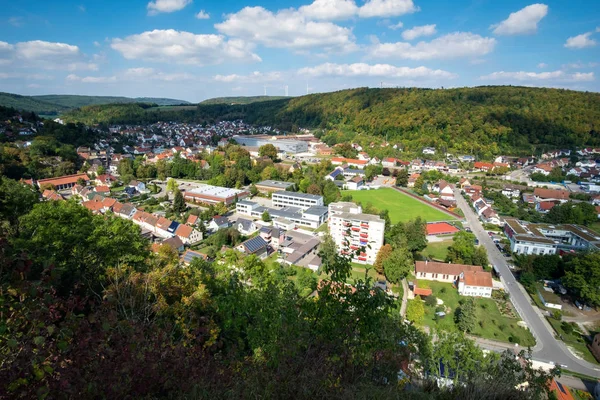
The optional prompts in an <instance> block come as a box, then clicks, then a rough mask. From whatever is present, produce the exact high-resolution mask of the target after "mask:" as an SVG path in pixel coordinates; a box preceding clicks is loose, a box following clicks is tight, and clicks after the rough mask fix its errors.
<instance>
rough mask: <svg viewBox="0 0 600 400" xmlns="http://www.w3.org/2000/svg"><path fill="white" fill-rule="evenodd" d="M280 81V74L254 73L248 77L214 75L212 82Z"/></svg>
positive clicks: (275, 72)
mask: <svg viewBox="0 0 600 400" xmlns="http://www.w3.org/2000/svg"><path fill="white" fill-rule="evenodd" d="M281 79H282V75H281V72H277V71H274V72H267V73H262V72H259V71H254V72H252V73H251V74H248V75H237V74H231V75H215V76H214V77H213V80H214V81H216V82H225V83H231V82H242V83H264V82H275V81H280V80H281Z"/></svg>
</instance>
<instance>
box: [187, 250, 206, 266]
mask: <svg viewBox="0 0 600 400" xmlns="http://www.w3.org/2000/svg"><path fill="white" fill-rule="evenodd" d="M194 258H204V257H202V255H200V253H196V252H195V251H191V250H190V251H186V253H185V254H184V255H183V261H184V262H186V263H191V262H192V260H193V259H194Z"/></svg>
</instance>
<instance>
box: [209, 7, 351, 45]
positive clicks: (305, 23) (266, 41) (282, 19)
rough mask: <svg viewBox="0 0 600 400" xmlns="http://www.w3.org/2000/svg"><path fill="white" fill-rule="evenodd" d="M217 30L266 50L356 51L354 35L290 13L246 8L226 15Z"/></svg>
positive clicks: (342, 29)
mask: <svg viewBox="0 0 600 400" xmlns="http://www.w3.org/2000/svg"><path fill="white" fill-rule="evenodd" d="M215 28H217V30H218V31H219V32H221V33H224V34H226V35H228V36H234V37H238V38H243V39H244V40H248V41H251V42H255V43H260V44H263V45H265V46H267V47H276V48H290V49H293V50H306V49H310V48H314V47H322V48H325V49H327V50H330V51H350V50H354V49H355V48H356V44H355V43H354V36H353V35H352V31H351V30H350V29H348V28H344V27H341V26H338V25H335V24H333V23H331V22H315V21H310V20H309V19H307V18H306V17H305V16H304V15H303V14H301V13H299V12H297V11H295V10H293V9H290V10H281V11H278V12H277V13H273V12H271V11H269V10H266V9H264V8H262V7H245V8H243V9H242V10H240V11H239V12H237V13H235V14H229V15H227V18H226V20H225V21H224V22H222V23H218V24H215Z"/></svg>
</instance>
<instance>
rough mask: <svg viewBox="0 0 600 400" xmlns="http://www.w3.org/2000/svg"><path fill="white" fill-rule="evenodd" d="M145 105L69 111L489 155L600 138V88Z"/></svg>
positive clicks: (352, 93)
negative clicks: (236, 123) (310, 131)
mask: <svg viewBox="0 0 600 400" xmlns="http://www.w3.org/2000/svg"><path fill="white" fill-rule="evenodd" d="M187 108H188V109H182V110H176V109H175V110H176V111H174V110H173V109H168V110H164V109H162V110H161V109H160V108H156V107H148V106H143V105H126V106H120V105H108V106H98V107H89V108H82V109H80V110H76V111H74V112H72V113H69V114H66V115H65V118H67V119H68V120H70V121H81V122H85V123H88V124H89V123H99V122H116V123H148V122H155V121H160V120H162V121H164V120H171V121H173V120H179V121H182V122H209V123H210V122H212V121H216V120H220V119H238V118H242V119H244V120H245V121H246V122H248V123H253V124H260V125H271V126H276V127H279V128H282V129H284V130H294V129H295V128H297V127H307V128H325V129H327V130H328V133H327V135H326V136H325V139H326V141H327V142H328V143H329V144H333V143H336V142H337V143H340V142H344V141H347V140H351V139H355V138H356V137H357V136H359V137H360V138H363V140H366V139H371V138H373V140H377V138H378V137H379V138H387V140H388V141H393V142H400V143H401V144H402V145H403V146H404V147H405V148H406V149H407V150H418V149H420V148H422V147H423V146H436V147H437V148H439V149H442V150H444V149H446V150H449V151H456V152H464V153H475V154H479V155H481V156H491V155H493V154H500V153H514V154H517V153H518V154H530V153H532V152H535V151H538V152H539V151H540V150H544V149H547V148H557V147H558V148H560V147H576V146H585V145H589V146H597V145H600V136H599V134H598V130H599V129H600V128H599V126H600V94H598V93H587V92H576V91H569V90H561V89H544V88H525V87H512V86H488V87H476V88H459V89H436V90H432V89H366V88H358V89H351V90H343V91H339V92H333V93H322V94H312V95H307V96H301V97H295V98H290V99H280V100H273V101H265V102H259V103H251V104H246V105H227V104H215V105H199V106H198V107H197V108H196V109H189V107H187Z"/></svg>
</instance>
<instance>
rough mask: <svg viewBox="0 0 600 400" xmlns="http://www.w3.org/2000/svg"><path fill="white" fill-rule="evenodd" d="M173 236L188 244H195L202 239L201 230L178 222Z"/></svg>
mask: <svg viewBox="0 0 600 400" xmlns="http://www.w3.org/2000/svg"><path fill="white" fill-rule="evenodd" d="M175 236H177V237H178V238H179V239H181V241H182V242H183V243H184V244H188V245H193V244H196V243H198V242H199V241H201V240H202V232H200V231H198V230H196V229H194V228H192V227H191V226H188V225H184V224H179V226H178V227H177V230H176V231H175Z"/></svg>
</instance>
